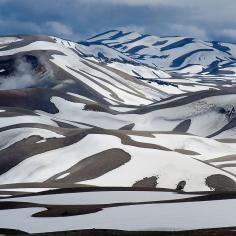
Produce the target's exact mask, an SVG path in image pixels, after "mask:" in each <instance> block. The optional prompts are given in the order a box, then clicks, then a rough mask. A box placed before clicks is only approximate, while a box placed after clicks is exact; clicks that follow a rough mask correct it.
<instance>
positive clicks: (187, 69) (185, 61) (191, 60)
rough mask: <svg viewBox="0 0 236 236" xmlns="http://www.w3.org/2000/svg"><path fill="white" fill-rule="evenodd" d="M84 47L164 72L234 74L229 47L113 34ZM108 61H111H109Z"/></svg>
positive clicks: (235, 48) (233, 50)
mask: <svg viewBox="0 0 236 236" xmlns="http://www.w3.org/2000/svg"><path fill="white" fill-rule="evenodd" d="M82 44H83V43H82ZM86 44H87V45H89V46H91V47H94V45H97V47H98V45H106V46H108V47H110V48H113V49H116V50H117V51H118V52H122V53H123V54H124V55H126V56H129V57H131V58H132V59H133V60H136V61H138V62H141V63H143V64H147V65H149V66H152V67H153V66H154V67H156V68H159V69H162V70H164V71H166V70H167V71H177V72H179V73H193V74H196V73H207V74H208V73H210V74H226V73H229V74H232V75H234V74H235V71H234V69H232V68H231V65H234V63H235V61H236V45H235V44H232V43H222V42H217V41H213V42H207V41H202V40H198V39H194V38H186V37H157V36H151V35H141V34H138V33H133V32H122V31H117V30H113V31H108V32H105V33H103V34H100V35H97V36H95V37H93V38H90V39H89V40H87V41H86ZM113 56H114V55H113ZM108 58H109V55H108ZM110 59H112V60H114V58H112V57H110ZM222 70H223V71H222Z"/></svg>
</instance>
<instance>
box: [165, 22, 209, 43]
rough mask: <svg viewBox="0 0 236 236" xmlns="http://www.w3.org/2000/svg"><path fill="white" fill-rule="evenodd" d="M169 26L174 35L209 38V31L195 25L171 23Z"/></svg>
mask: <svg viewBox="0 0 236 236" xmlns="http://www.w3.org/2000/svg"><path fill="white" fill-rule="evenodd" d="M169 28H170V31H171V32H172V35H177V36H185V37H193V38H199V39H203V40H208V35H207V32H206V31H205V30H204V29H202V28H200V27H198V26H195V25H182V24H171V25H170V26H169Z"/></svg>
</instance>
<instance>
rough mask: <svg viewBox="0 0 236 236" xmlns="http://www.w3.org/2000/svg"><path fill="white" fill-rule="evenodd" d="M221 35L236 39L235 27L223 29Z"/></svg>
mask: <svg viewBox="0 0 236 236" xmlns="http://www.w3.org/2000/svg"><path fill="white" fill-rule="evenodd" d="M221 35H222V36H223V37H226V38H231V39H233V40H234V41H236V29H224V30H222V31H221Z"/></svg>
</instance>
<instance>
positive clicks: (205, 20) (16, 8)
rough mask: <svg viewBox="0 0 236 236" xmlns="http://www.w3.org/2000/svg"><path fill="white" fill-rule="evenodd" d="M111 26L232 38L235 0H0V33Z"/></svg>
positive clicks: (235, 38) (70, 34)
mask: <svg viewBox="0 0 236 236" xmlns="http://www.w3.org/2000/svg"><path fill="white" fill-rule="evenodd" d="M111 29H123V30H128V31H138V32H140V33H144V34H153V35H158V36H175V35H179V36H189V37H196V38H200V39H205V40H222V41H231V42H235V43H236V0H0V34H1V35H5V34H20V33H21V34H49V35H56V36H60V37H64V38H68V39H72V40H81V39H86V38H88V37H90V36H94V35H96V34H99V33H101V32H104V31H107V30H111Z"/></svg>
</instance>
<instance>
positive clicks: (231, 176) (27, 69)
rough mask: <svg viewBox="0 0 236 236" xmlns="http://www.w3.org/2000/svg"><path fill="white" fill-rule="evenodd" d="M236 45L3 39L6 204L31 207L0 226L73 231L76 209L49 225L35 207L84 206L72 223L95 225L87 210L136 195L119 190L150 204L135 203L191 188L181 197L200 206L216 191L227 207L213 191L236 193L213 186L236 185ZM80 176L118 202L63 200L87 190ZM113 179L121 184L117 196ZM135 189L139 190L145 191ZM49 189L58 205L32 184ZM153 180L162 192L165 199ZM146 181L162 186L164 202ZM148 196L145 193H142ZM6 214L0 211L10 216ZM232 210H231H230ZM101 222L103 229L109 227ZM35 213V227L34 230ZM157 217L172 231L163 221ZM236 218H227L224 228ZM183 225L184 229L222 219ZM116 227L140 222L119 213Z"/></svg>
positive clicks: (142, 39)
mask: <svg viewBox="0 0 236 236" xmlns="http://www.w3.org/2000/svg"><path fill="white" fill-rule="evenodd" d="M234 47H235V46H234V45H233V44H226V43H220V42H203V41H200V40H196V39H187V38H180V37H165V38H158V37H156V36H145V35H139V34H137V33H124V32H119V31H110V32H107V33H104V34H100V35H98V36H95V37H93V38H91V39H89V40H87V41H83V42H79V43H76V42H72V41H69V40H65V39H60V38H57V37H52V36H24V35H18V36H8V37H2V38H0V195H1V194H2V195H1V196H0V197H2V198H3V203H2V205H4V204H6V202H8V203H7V204H9V205H7V206H5V208H4V209H6V212H7V215H8V214H9V216H10V215H11V214H10V213H11V212H13V213H12V214H16V212H18V211H19V212H20V213H21V214H22V215H23V216H24V217H23V218H22V225H21V226H20V227H17V225H15V224H13V223H12V222H10V221H7V220H6V221H0V228H2V229H4V228H7V229H17V230H21V231H26V232H36V233H40V232H49V231H56V230H57V231H67V230H68V225H70V224H72V223H73V222H72V221H71V220H73V219H72V218H71V217H69V218H68V221H63V222H64V224H58V225H55V224H54V223H50V224H49V225H48V228H45V231H42V230H39V229H38V228H37V226H35V225H34V224H35V222H36V221H37V218H36V219H34V218H33V219H31V218H30V217H29V216H31V215H33V214H34V215H33V217H38V216H40V217H45V216H49V217H54V219H53V221H51V222H54V220H55V221H56V218H57V217H58V216H62V217H66V216H74V215H76V216H78V215H80V214H85V215H86V214H88V221H87V220H86V219H87V218H86V217H85V218H82V219H81V218H80V219H81V220H83V219H85V221H84V222H85V223H84V225H83V224H81V225H79V226H78V224H77V226H74V227H73V229H75V230H81V229H85V228H86V229H87V227H90V226H91V225H90V224H89V223H88V222H92V221H90V216H91V215H90V214H93V213H95V212H99V211H101V209H105V208H106V205H107V204H118V205H116V208H115V209H114V211H115V214H118V213H116V211H120V210H122V214H123V213H124V214H125V212H126V209H123V208H122V206H123V205H124V204H127V201H128V200H122V199H129V204H128V205H130V203H132V199H134V200H133V201H134V202H135V204H139V203H140V202H142V204H141V205H140V208H137V209H136V208H135V209H134V210H135V211H137V212H141V211H142V209H146V208H145V206H146V205H148V204H151V205H152V204H153V205H154V206H151V207H155V209H157V210H158V209H159V204H161V203H160V202H159V201H165V202H167V203H169V201H175V202H176V207H177V208H178V207H179V205H178V204H177V203H178V200H179V199H181V198H188V196H189V195H188V194H190V193H189V192H191V194H193V196H192V195H191V196H192V197H197V198H196V199H192V198H190V199H188V200H186V202H183V203H181V207H182V206H183V207H185V206H186V205H188V201H189V202H191V206H192V207H193V208H192V209H193V210H195V209H196V207H197V204H200V203H199V202H201V201H206V200H209V199H210V200H214V201H213V202H211V201H210V200H209V204H210V205H211V204H213V205H212V207H213V206H215V205H216V206H217V207H218V208H217V209H218V210H219V209H220V205H219V204H217V203H218V202H217V201H216V199H218V198H220V199H223V198H231V199H232V200H231V201H234V198H235V195H230V196H228V195H227V196H226V195H224V196H221V195H220V196H219V195H217V194H218V193H219V192H222V191H224V192H229V191H235V189H236V177H235V175H236V165H235V163H236V162H235V161H236V159H235V154H236V141H235V140H236V113H235V112H236V111H235V109H236V90H235V88H236V77H235V74H234V71H236V69H235V59H234V50H235V49H234ZM78 186H80V187H85V186H87V187H88V189H87V190H88V192H89V193H88V197H90V196H92V197H93V198H97V197H96V196H93V193H92V192H91V193H90V191H95V192H96V191H98V192H99V191H101V188H99V187H103V188H104V189H103V191H108V193H106V195H108V196H109V194H111V196H110V197H111V200H109V203H108V202H106V201H105V202H103V203H98V205H99V204H100V205H99V209H97V208H96V207H95V205H96V203H94V202H86V206H85V208H86V209H85V208H83V207H82V206H78V203H76V205H77V206H76V209H75V210H73V209H72V208H71V206H67V207H65V206H63V203H62V202H60V201H59V200H60V196H58V194H57V191H61V192H60V193H64V194H65V195H66V196H67V197H68V199H70V197H71V194H68V195H67V194H66V193H68V192H67V191H68V190H67V188H68V187H70V188H75V190H72V191H76V192H80V191H81V192H83V191H85V190H84V188H82V190H79V191H78V189H76V188H77V187H78ZM130 187H132V188H131V189H130ZM55 188H59V190H55ZM109 188H113V189H115V191H118V192H119V194H120V195H121V199H120V200H117V199H116V197H114V193H111V192H110V190H111V189H110V190H109ZM146 188H148V189H146ZM32 189H33V190H32ZM127 189H128V190H129V191H135V189H136V190H137V191H138V193H136V196H137V198H136V197H134V195H133V194H132V193H127V192H126V190H127ZM144 189H145V191H147V192H145V191H143V190H144ZM44 190H53V191H55V192H49V196H48V199H49V200H50V199H51V198H53V199H56V200H57V199H59V200H58V201H59V203H58V206H57V207H58V209H59V212H58V210H55V209H54V208H53V207H52V206H51V204H53V202H51V200H50V201H49V202H48V205H47V206H45V203H42V201H43V199H44V197H43V196H44V193H42V195H41V193H40V194H38V195H37V194H36V195H37V196H38V197H37V199H38V200H34V197H32V198H31V195H30V194H28V193H27V192H28V191H35V192H40V191H44ZM87 190H86V191H87ZM141 190H142V191H143V192H144V193H142V191H141ZM156 190H162V191H164V192H163V193H162V194H163V195H165V196H164V197H163V198H162V200H158V199H159V195H158V194H159V193H157V192H155V191H156ZM140 191H141V193H140ZM148 191H154V193H155V194H157V196H154V197H156V198H157V202H155V201H154V200H153V198H152V197H151V194H150V193H149V192H148ZM169 191H174V192H172V194H170V192H169ZM175 191H177V192H178V194H177V193H176V192H175ZM203 191H204V193H203ZM209 191H211V192H213V191H216V192H217V193H216V195H213V194H212V193H210V192H209ZM184 192H185V193H186V194H183V195H180V194H179V193H184ZM193 192H194V193H193ZM22 194H23V195H25V196H26V195H27V198H26V199H24V198H23V200H25V201H26V202H25V201H24V204H26V205H24V204H23V205H22V204H21V203H19V202H21V201H23V200H22V199H21V198H19V199H15V197H16V196H18V195H22ZM139 194H141V195H140V196H139ZM142 194H147V195H148V196H149V197H145V200H142V199H143V198H142V196H143V195H142ZM155 194H154V195H155ZM199 194H201V196H200V197H199ZM65 195H64V197H65V198H66V196H65ZM95 195H96V194H95ZM169 195H172V196H173V198H170V197H169ZM185 195H188V196H185ZM203 195H204V196H203ZM79 196H80V193H77V195H76V197H79ZM58 197H59V198H58ZM122 197H123V198H122ZM11 199H13V200H11ZM14 199H15V200H14ZM130 199H131V200H130ZM135 199H136V200H135ZM137 199H138V200H137ZM97 200H98V201H99V198H97ZM182 200H183V199H182ZM182 200H180V201H182ZM11 201H13V203H12V204H13V205H11V203H9V202H11ZM225 202H227V200H225ZM225 202H224V204H227V203H225ZM40 204H41V205H40ZM43 204H44V205H43ZM102 204H103V205H102ZM119 204H120V205H119ZM179 204H180V203H179ZM189 204H190V203H189ZM0 205H1V203H0ZM60 205H62V206H60ZM64 205H66V204H64ZM128 205H127V207H131V206H128ZM131 205H132V204H131ZM25 206H26V207H27V208H29V209H27V212H26V211H24V208H25ZM45 207H46V208H47V209H49V210H46V211H45ZM168 207H169V205H168V204H167V205H166V208H165V209H164V210H167V208H168ZM11 208H13V210H12V211H11V210H10V209H11ZM32 208H33V209H32ZM35 208H37V210H35ZM65 208H66V209H67V210H66V212H67V213H65ZM95 208H96V209H95ZM177 208H176V209H177ZM148 210H149V209H148V208H147V211H148ZM48 211H49V212H48ZM106 211H107V210H105V212H106ZM81 212H84V213H81ZM4 213H5V212H3V211H2V210H1V209H0V215H1V216H2V217H3V218H4V217H5V214H4ZM102 213H103V211H102ZM229 213H230V208H227V211H226V213H225V214H229ZM63 214H64V215H63ZM160 214H161V213H160ZM105 215H106V213H105ZM135 215H137V214H131V216H130V217H131V218H132V217H135ZM160 216H161V215H160ZM92 217H93V216H92ZM97 217H98V218H99V219H103V220H104V222H106V217H105V216H104V215H101V216H100V214H98V215H96V214H95V215H94V218H93V219H94V220H97V219H98V218H97ZM100 217H101V218H100ZM158 217H159V215H158ZM59 218H60V217H59ZM27 219H30V220H29V221H27ZM76 219H77V218H76ZM91 219H92V218H91ZM112 219H113V218H112ZM34 220H36V221H34ZM63 220H64V218H63ZM136 220H140V219H139V218H138V219H136ZM40 222H41V221H40ZM42 222H44V220H42ZM104 222H101V224H100V226H97V227H98V228H99V227H101V228H102V227H105V226H106V223H104ZM114 222H116V221H114ZM130 222H132V221H130ZM136 222H137V221H136ZM31 223H32V224H33V225H34V226H33V228H27V225H29V224H31ZM48 223H49V221H48ZM54 225H55V226H54ZM158 225H159V227H160V228H161V229H162V228H163V227H164V228H165V229H166V230H165V231H168V230H171V229H170V228H169V227H166V224H164V223H163V224H162V223H160V224H158ZM235 225H236V222H235V221H232V222H230V223H229V224H227V222H226V221H224V222H223V223H222V225H220V227H234V226H235ZM59 226H60V227H59ZM152 226H153V222H151V223H147V224H143V225H140V228H139V230H152V229H154V230H156V228H155V227H152ZM175 226H176V227H180V228H179V229H180V230H191V229H193V230H195V229H199V227H200V228H201V226H202V227H205V228H211V227H214V225H211V224H203V223H199V225H197V226H194V225H191V227H190V226H189V227H184V226H183V227H182V225H178V224H176V225H175ZM111 229H117V230H133V228H132V224H128V225H127V226H126V227H124V222H123V221H121V225H116V224H112V228H111ZM46 230H48V231H46ZM1 232H2V231H1V230H0V233H1ZM4 232H5V231H4Z"/></svg>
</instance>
